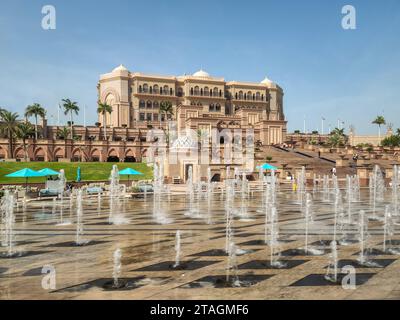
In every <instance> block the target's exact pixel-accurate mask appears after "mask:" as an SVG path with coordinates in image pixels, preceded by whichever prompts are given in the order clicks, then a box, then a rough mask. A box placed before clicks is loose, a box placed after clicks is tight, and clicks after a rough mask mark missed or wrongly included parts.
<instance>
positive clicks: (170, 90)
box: [169, 88, 174, 96]
mask: <svg viewBox="0 0 400 320" xmlns="http://www.w3.org/2000/svg"><path fill="white" fill-rule="evenodd" d="M173 94H174V91H173V90H172V88H170V89H169V95H170V96H172V95H173Z"/></svg>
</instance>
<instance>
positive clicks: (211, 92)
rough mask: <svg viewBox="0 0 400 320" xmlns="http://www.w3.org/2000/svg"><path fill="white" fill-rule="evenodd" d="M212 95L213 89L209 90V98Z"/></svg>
mask: <svg viewBox="0 0 400 320" xmlns="http://www.w3.org/2000/svg"><path fill="white" fill-rule="evenodd" d="M212 95H213V89H211V90H210V97H212Z"/></svg>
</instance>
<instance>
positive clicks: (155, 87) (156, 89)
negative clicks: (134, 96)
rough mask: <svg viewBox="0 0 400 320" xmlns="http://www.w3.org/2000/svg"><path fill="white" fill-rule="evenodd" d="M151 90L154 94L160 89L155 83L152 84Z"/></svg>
mask: <svg viewBox="0 0 400 320" xmlns="http://www.w3.org/2000/svg"><path fill="white" fill-rule="evenodd" d="M153 92H154V94H159V93H160V89H159V87H158V85H156V84H155V85H154V87H153Z"/></svg>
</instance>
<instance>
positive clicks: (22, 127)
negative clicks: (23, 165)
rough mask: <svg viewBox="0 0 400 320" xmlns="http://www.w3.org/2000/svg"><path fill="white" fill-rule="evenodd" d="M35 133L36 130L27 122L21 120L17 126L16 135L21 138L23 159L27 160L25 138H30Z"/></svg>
mask: <svg viewBox="0 0 400 320" xmlns="http://www.w3.org/2000/svg"><path fill="white" fill-rule="evenodd" d="M35 133H36V130H35V129H34V128H33V127H32V125H31V124H30V123H29V122H27V123H24V122H21V123H19V124H18V126H17V130H16V137H17V138H18V139H21V140H22V146H23V148H24V159H25V161H27V160H28V146H27V144H26V139H29V138H31V137H32V136H33V135H35Z"/></svg>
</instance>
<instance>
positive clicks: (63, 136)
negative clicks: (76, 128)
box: [57, 127, 70, 140]
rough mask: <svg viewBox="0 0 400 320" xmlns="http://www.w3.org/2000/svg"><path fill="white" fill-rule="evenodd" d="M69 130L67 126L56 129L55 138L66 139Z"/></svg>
mask: <svg viewBox="0 0 400 320" xmlns="http://www.w3.org/2000/svg"><path fill="white" fill-rule="evenodd" d="M69 133H70V130H69V129H68V128H67V127H63V128H62V129H58V131H57V139H61V140H66V139H68V136H69Z"/></svg>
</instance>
